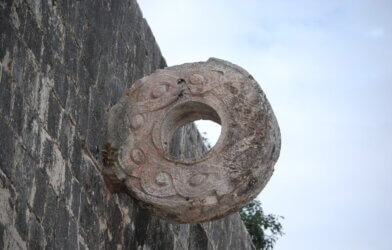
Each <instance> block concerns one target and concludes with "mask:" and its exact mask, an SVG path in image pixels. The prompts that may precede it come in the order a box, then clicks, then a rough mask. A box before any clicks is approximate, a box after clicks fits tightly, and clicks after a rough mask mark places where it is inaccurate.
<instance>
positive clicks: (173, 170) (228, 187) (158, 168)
mask: <svg viewBox="0 0 392 250" xmlns="http://www.w3.org/2000/svg"><path fill="white" fill-rule="evenodd" d="M128 117H130V118H131V119H130V123H131V124H130V126H129V119H128ZM199 119H207V120H212V121H215V122H217V123H219V124H220V125H221V126H222V130H221V135H220V137H219V140H218V142H217V143H216V145H215V146H214V147H213V148H212V149H211V150H210V151H209V152H208V153H207V154H206V155H204V156H202V157H200V158H197V159H185V160H184V159H177V158H175V157H173V156H171V155H170V154H169V153H168V152H169V146H170V145H169V144H170V142H171V138H172V137H173V135H174V133H175V131H176V130H177V129H178V128H179V127H181V126H183V125H185V124H187V123H189V122H192V121H195V120H199ZM129 127H130V128H129ZM109 140H110V143H112V145H113V146H114V147H116V148H119V149H120V151H119V152H120V153H119V154H118V161H115V164H114V165H113V166H111V167H110V169H109V170H105V171H104V173H105V174H107V175H110V177H111V178H107V179H110V180H116V181H113V183H111V184H112V185H114V186H115V185H117V188H116V190H121V189H123V190H124V189H127V191H128V193H131V194H132V195H133V196H134V197H135V198H136V199H137V200H138V201H139V202H140V203H141V205H142V206H143V205H144V206H145V207H146V208H148V209H149V210H150V211H151V212H152V213H153V214H155V215H157V216H159V217H161V218H164V219H166V220H169V221H171V222H176V223H196V222H204V221H209V220H213V219H218V218H221V217H224V216H226V215H228V214H230V213H233V212H235V211H238V210H239V209H240V208H241V207H243V206H244V205H245V204H246V203H247V202H248V201H250V200H251V199H253V198H255V197H256V196H257V194H258V193H259V192H260V191H261V190H262V189H263V188H264V186H265V185H266V183H267V182H268V180H269V179H270V177H271V175H272V172H273V167H274V165H275V163H276V161H277V159H278V157H279V152H280V131H279V126H278V123H277V121H276V118H275V116H274V113H273V111H272V108H271V106H270V104H269V102H268V100H267V99H266V97H265V95H264V93H263V91H262V90H261V89H260V87H259V85H258V84H257V82H256V81H255V80H254V79H253V77H252V76H251V75H249V73H247V72H246V71H245V70H244V69H242V68H240V67H238V66H236V65H233V64H231V63H229V62H226V61H223V60H219V59H209V60H208V61H207V62H201V63H192V64H184V65H179V66H174V67H169V68H166V69H164V70H158V71H156V72H155V73H153V74H151V75H149V76H146V77H144V78H142V79H140V80H138V81H137V82H135V83H134V84H133V85H132V87H131V88H130V89H129V90H127V91H126V94H125V95H124V96H123V97H122V98H121V99H120V100H119V102H118V103H117V104H116V105H115V106H113V107H112V109H111V111H110V113H109ZM119 183H121V184H119ZM124 191H125V190H124Z"/></svg>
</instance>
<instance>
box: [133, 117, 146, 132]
mask: <svg viewBox="0 0 392 250" xmlns="http://www.w3.org/2000/svg"><path fill="white" fill-rule="evenodd" d="M143 121H144V120H143V116H142V115H139V114H138V115H135V116H134V117H133V118H132V120H131V127H132V128H133V129H135V130H136V129H138V128H140V126H142V125H143Z"/></svg>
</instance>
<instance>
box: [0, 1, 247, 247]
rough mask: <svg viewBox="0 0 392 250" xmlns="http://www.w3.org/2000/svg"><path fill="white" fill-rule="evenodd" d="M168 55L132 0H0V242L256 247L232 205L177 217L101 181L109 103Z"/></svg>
mask: <svg viewBox="0 0 392 250" xmlns="http://www.w3.org/2000/svg"><path fill="white" fill-rule="evenodd" d="M165 66H166V63H165V60H164V59H163V57H162V55H161V53H160V50H159V48H158V46H157V44H156V42H155V39H154V36H153V35H152V33H151V30H150V28H149V27H148V25H147V23H146V21H145V20H144V19H143V17H142V14H141V11H140V9H139V7H138V5H137V3H136V2H135V1H133V0H127V1H125V0H122V1H120V0H112V1H102V0H90V1H65V0H64V1H60V0H42V1H33V0H26V1H17V0H14V1H11V0H9V1H1V2H0V249H43V248H45V249H251V248H252V244H251V243H250V239H249V235H248V234H247V232H246V230H245V228H244V226H243V225H242V222H241V220H240V218H239V216H238V214H235V215H232V216H230V217H227V218H225V219H222V220H219V221H216V222H210V223H204V224H195V225H172V224H168V223H166V222H165V221H163V220H159V219H157V218H155V217H152V216H150V215H149V213H148V212H146V211H145V210H142V209H141V208H139V207H138V206H137V205H136V203H135V202H134V201H133V200H132V198H131V197H129V196H128V195H126V194H111V193H110V192H109V191H108V189H107V188H106V186H105V184H104V181H103V178H102V175H101V173H100V170H101V164H100V150H101V149H102V145H103V144H104V142H105V137H106V118H107V111H108V109H109V108H110V107H111V106H112V105H113V104H114V103H115V102H116V101H117V100H118V99H119V97H120V95H121V94H122V92H123V91H124V90H125V89H126V88H129V87H130V84H131V83H132V82H134V81H135V80H137V79H139V78H141V77H142V76H144V75H146V74H149V73H151V72H153V71H154V70H155V69H157V68H162V67H165ZM176 140H177V144H178V151H180V152H183V151H184V150H185V151H186V150H188V151H189V150H190V149H192V150H197V149H200V150H202V148H201V146H200V145H201V144H200V143H201V141H200V138H199V136H198V134H197V132H196V131H195V129H194V128H187V129H186V130H184V131H183V133H182V137H181V136H179V137H178V138H177V139H176ZM192 141H193V143H192Z"/></svg>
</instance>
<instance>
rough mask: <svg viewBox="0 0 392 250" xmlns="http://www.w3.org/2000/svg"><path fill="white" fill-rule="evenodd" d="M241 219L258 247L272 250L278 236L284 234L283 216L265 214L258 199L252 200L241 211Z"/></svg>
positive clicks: (262, 249)
mask: <svg viewBox="0 0 392 250" xmlns="http://www.w3.org/2000/svg"><path fill="white" fill-rule="evenodd" d="M240 215H241V219H242V221H243V222H244V224H245V226H246V229H247V230H248V232H249V234H250V237H251V239H252V241H253V244H254V245H255V247H256V249H258V250H259V249H261V250H271V249H273V247H274V244H275V242H276V240H277V239H278V236H282V235H283V228H282V224H280V222H279V219H283V217H282V216H276V215H273V214H267V215H265V214H264V212H263V208H262V207H261V203H260V201H258V200H253V201H251V202H250V203H249V204H248V205H247V206H245V207H243V208H242V210H241V211H240Z"/></svg>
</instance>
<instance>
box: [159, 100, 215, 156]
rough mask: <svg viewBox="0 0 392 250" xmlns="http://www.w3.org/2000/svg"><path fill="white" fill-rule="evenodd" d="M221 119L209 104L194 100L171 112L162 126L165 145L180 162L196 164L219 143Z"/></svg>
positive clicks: (167, 150) (167, 151) (163, 144)
mask: <svg viewBox="0 0 392 250" xmlns="http://www.w3.org/2000/svg"><path fill="white" fill-rule="evenodd" d="M220 124H221V119H220V117H219V115H218V113H217V112H216V111H215V110H214V109H213V108H212V107H210V106H209V105H207V104H205V103H201V102H195V101H190V102H186V103H182V104H180V105H177V106H176V107H174V108H173V109H171V110H170V111H169V113H168V114H167V116H166V117H165V119H164V122H163V124H162V126H161V138H162V146H163V148H164V150H165V151H166V153H167V154H168V155H170V156H172V157H174V158H176V159H177V160H180V161H181V160H185V161H196V160H198V159H201V158H203V156H204V155H206V154H207V153H208V152H209V151H210V150H211V149H212V148H213V147H214V145H215V144H216V143H217V141H218V139H219V137H220V134H221V125H220Z"/></svg>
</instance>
